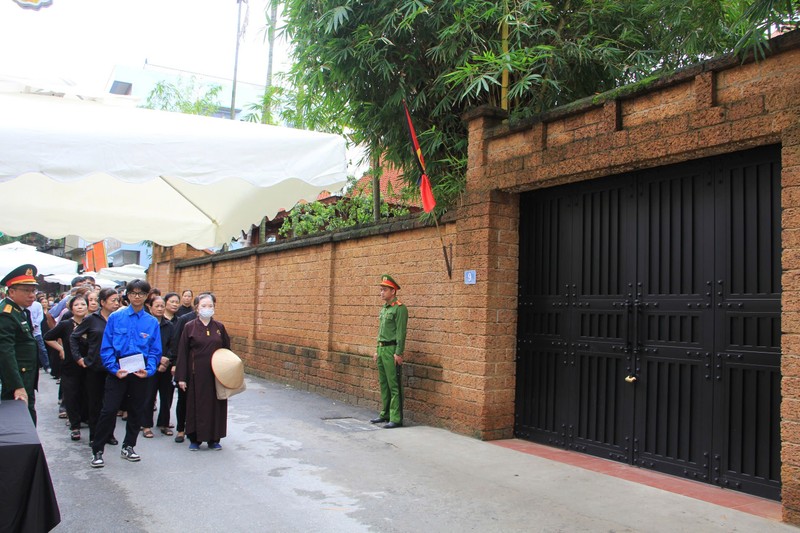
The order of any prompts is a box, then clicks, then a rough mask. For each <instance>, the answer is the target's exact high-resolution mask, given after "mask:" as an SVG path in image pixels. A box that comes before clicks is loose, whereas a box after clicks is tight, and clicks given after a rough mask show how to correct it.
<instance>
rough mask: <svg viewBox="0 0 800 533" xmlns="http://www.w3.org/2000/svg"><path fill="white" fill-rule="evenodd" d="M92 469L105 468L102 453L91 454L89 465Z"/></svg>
mask: <svg viewBox="0 0 800 533" xmlns="http://www.w3.org/2000/svg"><path fill="white" fill-rule="evenodd" d="M90 464H91V465H92V468H103V467H104V466H106V462H105V461H103V452H97V453H93V454H92V462H91V463H90Z"/></svg>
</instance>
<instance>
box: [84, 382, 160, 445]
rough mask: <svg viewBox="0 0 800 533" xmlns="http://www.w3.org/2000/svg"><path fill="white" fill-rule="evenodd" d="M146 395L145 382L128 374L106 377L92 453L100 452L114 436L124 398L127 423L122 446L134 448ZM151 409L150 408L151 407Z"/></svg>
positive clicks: (140, 425)
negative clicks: (119, 376)
mask: <svg viewBox="0 0 800 533" xmlns="http://www.w3.org/2000/svg"><path fill="white" fill-rule="evenodd" d="M146 395H147V380H146V379H143V378H140V377H137V376H134V375H133V374H129V375H127V376H125V377H124V378H122V379H119V378H118V377H116V376H112V375H111V374H109V375H108V378H106V389H105V393H104V394H103V409H101V410H100V420H98V421H97V429H96V430H95V435H94V436H95V438H94V441H93V443H92V452H94V453H97V452H102V451H103V448H104V447H105V445H106V442H107V441H108V439H109V438H111V435H113V434H114V427H115V426H116V425H117V411H118V410H119V406H120V405H121V404H122V401H123V400H124V399H125V397H126V396H127V397H128V400H129V402H128V421H127V423H126V424H125V439H124V440H123V441H122V445H123V446H136V438H137V437H138V436H139V430H140V429H141V427H142V423H141V421H142V406H143V405H144V398H145V396H146ZM151 409H152V407H151Z"/></svg>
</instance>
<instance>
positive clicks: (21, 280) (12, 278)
mask: <svg viewBox="0 0 800 533" xmlns="http://www.w3.org/2000/svg"><path fill="white" fill-rule="evenodd" d="M36 273H37V271H36V267H35V266H34V265H20V266H18V267H17V268H15V269H14V270H12V271H11V272H9V273H8V274H6V277H4V278H3V279H2V280H0V285H5V286H6V287H12V286H14V285H37V283H36Z"/></svg>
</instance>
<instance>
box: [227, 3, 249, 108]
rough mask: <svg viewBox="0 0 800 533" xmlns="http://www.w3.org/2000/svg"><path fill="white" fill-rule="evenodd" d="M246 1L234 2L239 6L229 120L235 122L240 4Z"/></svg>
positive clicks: (240, 23)
mask: <svg viewBox="0 0 800 533" xmlns="http://www.w3.org/2000/svg"><path fill="white" fill-rule="evenodd" d="M245 1H246V0H236V3H237V4H239V15H238V16H237V18H236V56H235V57H234V60H233V89H232V90H231V120H236V75H237V72H238V70H239V41H241V40H242V36H241V35H240V34H241V32H242V2H245Z"/></svg>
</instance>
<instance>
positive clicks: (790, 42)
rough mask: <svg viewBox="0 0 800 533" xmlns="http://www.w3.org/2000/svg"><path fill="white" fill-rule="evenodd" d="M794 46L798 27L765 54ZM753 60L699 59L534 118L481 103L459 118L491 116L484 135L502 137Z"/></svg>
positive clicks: (771, 43) (773, 42)
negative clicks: (512, 117)
mask: <svg viewBox="0 0 800 533" xmlns="http://www.w3.org/2000/svg"><path fill="white" fill-rule="evenodd" d="M796 48H800V30H794V31H791V32H789V33H785V34H783V35H779V36H778V37H774V38H772V39H770V40H769V41H767V49H766V50H765V57H770V56H774V55H777V54H780V53H782V52H786V51H788V50H793V49H796ZM754 61H755V56H754V55H753V52H748V53H747V55H746V56H745V57H744V58H741V57H739V56H737V55H735V54H733V53H729V54H725V55H722V56H718V57H715V58H711V59H708V60H706V61H702V62H700V63H695V64H694V65H689V66H687V67H683V68H681V69H678V70H676V71H674V72H672V73H667V74H662V75H661V76H653V77H650V78H645V79H644V80H641V81H639V82H636V83H631V84H628V85H623V86H621V87H617V88H615V89H610V90H608V91H605V92H602V93H600V94H596V95H593V96H587V97H585V98H581V99H580V100H575V101H574V102H570V103H568V104H564V105H562V106H558V107H555V108H553V109H551V110H548V111H545V112H544V113H541V114H539V115H537V116H535V117H530V118H526V119H522V120H517V121H510V122H506V123H502V124H501V123H500V121H502V120H505V119H506V118H507V117H508V112H506V111H504V110H502V109H500V108H498V107H495V106H491V105H483V106H479V107H476V108H474V109H470V110H469V111H467V112H465V113H464V114H463V115H462V116H461V118H462V120H463V121H464V122H471V121H473V120H476V119H479V118H487V119H490V124H491V122H492V121H493V122H495V123H496V124H495V125H492V126H489V127H488V128H487V129H486V131H485V134H484V135H483V138H484V139H491V138H493V137H502V136H505V135H508V134H511V133H516V132H519V131H524V130H527V129H530V128H531V127H533V126H535V125H537V124H542V123H547V122H555V121H557V120H561V119H564V118H568V117H572V116H575V115H580V114H582V113H585V112H587V111H590V110H592V109H596V108H599V107H603V105H605V104H606V103H607V102H611V101H615V100H616V101H622V100H632V99H634V98H637V97H639V96H641V95H643V94H647V93H650V92H654V91H657V90H660V89H665V88H668V87H672V86H674V85H679V84H681V83H685V82H687V81H691V80H692V79H694V78H695V77H697V76H698V75H700V74H703V73H705V72H720V71H723V70H728V69H731V68H736V67H738V66H741V65H744V64H747V63H752V62H754Z"/></svg>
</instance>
